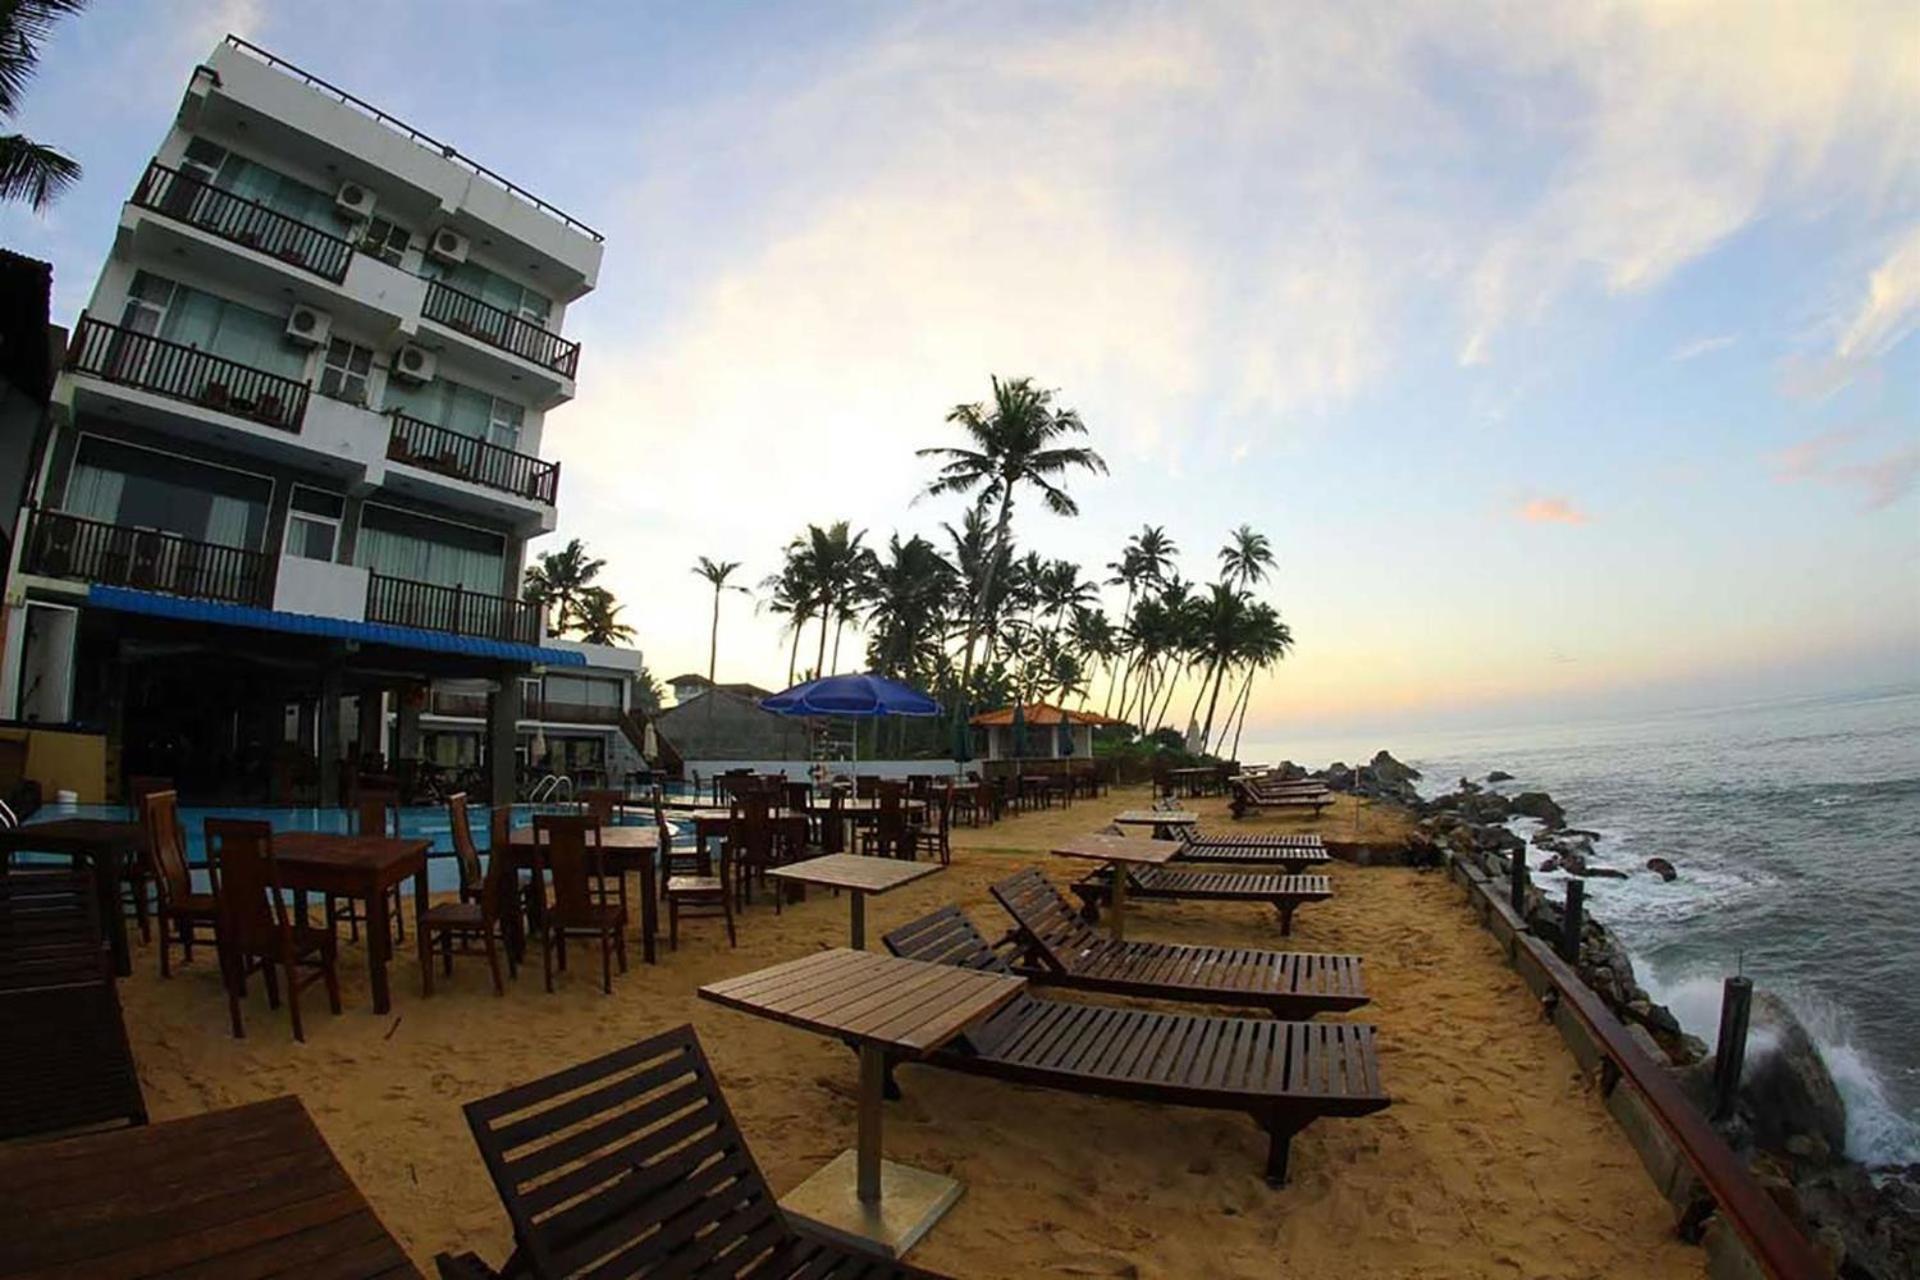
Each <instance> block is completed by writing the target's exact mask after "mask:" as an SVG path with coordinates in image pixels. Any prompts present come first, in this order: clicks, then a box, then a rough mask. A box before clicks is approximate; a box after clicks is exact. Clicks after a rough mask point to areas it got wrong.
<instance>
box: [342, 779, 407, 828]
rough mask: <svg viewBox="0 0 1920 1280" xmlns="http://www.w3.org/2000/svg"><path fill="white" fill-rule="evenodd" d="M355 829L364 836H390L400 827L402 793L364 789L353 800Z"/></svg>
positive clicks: (381, 788) (371, 788)
mask: <svg viewBox="0 0 1920 1280" xmlns="http://www.w3.org/2000/svg"><path fill="white" fill-rule="evenodd" d="M353 812H354V827H353V829H354V830H355V831H357V832H359V833H360V834H361V835H363V836H390V835H393V834H394V833H395V832H396V831H397V830H398V829H399V826H400V793H399V792H398V791H390V790H387V789H386V788H384V787H380V788H376V787H362V788H361V789H360V790H359V791H358V792H356V793H355V794H354V799H353Z"/></svg>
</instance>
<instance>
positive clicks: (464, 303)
mask: <svg viewBox="0 0 1920 1280" xmlns="http://www.w3.org/2000/svg"><path fill="white" fill-rule="evenodd" d="M420 314H421V315H423V316H425V317H426V318H427V319H429V320H432V321H434V322H436V323H438V324H443V325H445V326H447V328H449V329H452V330H453V331H454V332H456V333H464V334H466V335H467V336H468V337H470V338H473V339H474V340H475V341H476V342H483V343H485V344H486V345H487V346H490V347H493V348H496V349H497V350H500V351H505V352H507V353H508V354H510V355H516V356H519V357H520V358H521V359H522V360H526V361H528V362H530V363H532V364H536V365H539V366H540V367H541V368H543V369H549V370H552V371H553V372H554V373H557V374H559V375H560V376H561V377H563V378H572V377H573V376H574V371H575V369H577V368H578V367H579V364H580V344H579V343H577V342H568V341H567V340H566V339H565V338H563V337H561V336H560V335H559V334H557V333H549V332H547V331H546V330H545V329H542V328H541V327H540V326H539V325H537V324H535V323H533V321H531V320H528V319H527V318H525V317H524V316H518V315H515V314H514V313H513V312H511V311H505V310H502V309H501V308H499V307H496V306H494V305H493V304H492V303H490V302H482V301H481V300H480V299H478V298H476V297H474V296H473V295H472V294H470V293H462V292H461V291H460V290H458V289H455V288H453V287H452V286H451V285H447V284H442V283H441V282H440V281H438V280H429V281H428V282H427V297H426V301H425V303H424V304H422V306H421V308H420Z"/></svg>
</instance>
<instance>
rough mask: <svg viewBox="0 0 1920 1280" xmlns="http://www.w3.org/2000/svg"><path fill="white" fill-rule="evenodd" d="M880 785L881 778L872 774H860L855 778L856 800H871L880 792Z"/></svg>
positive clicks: (854, 794)
mask: <svg viewBox="0 0 1920 1280" xmlns="http://www.w3.org/2000/svg"><path fill="white" fill-rule="evenodd" d="M879 786H880V779H878V778H876V777H874V776H873V775H872V774H866V773H863V774H860V775H859V776H858V777H856V778H854V780H853V798H854V799H856V800H871V799H873V798H874V796H876V795H878V794H879V791H878V788H879Z"/></svg>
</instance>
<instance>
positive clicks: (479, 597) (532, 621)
mask: <svg viewBox="0 0 1920 1280" xmlns="http://www.w3.org/2000/svg"><path fill="white" fill-rule="evenodd" d="M367 621H368V622H386V623H391V624H393V625H394V626H397V627H419V628H420V629H421V630H423V631H446V632H451V633H452V634H454V635H461V636H482V637H485V638H487V639H489V640H506V641H510V642H512V643H514V644H539V643H540V610H539V609H537V608H535V607H534V606H533V605H530V604H527V603H525V602H524V601H520V600H513V599H509V598H508V597H506V596H495V595H487V594H485V593H483V592H479V591H468V590H466V589H465V588H463V587H442V586H438V585H436V584H435V583H431V582H415V581H414V580H413V579H411V578H390V577H388V576H386V575H385V574H381V573H370V574H368V575H367Z"/></svg>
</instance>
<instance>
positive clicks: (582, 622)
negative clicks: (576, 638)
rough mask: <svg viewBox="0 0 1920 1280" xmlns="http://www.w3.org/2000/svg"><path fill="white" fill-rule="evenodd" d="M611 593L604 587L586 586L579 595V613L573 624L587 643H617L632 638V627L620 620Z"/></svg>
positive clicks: (616, 604) (618, 610) (619, 606)
mask: <svg viewBox="0 0 1920 1280" xmlns="http://www.w3.org/2000/svg"><path fill="white" fill-rule="evenodd" d="M622 607H623V606H622V605H620V604H618V603H617V602H616V601H615V600H614V598H613V593H612V592H611V591H609V590H607V589H606V588H605V587H588V588H587V589H586V591H585V592H584V593H582V595H581V597H580V613H579V616H577V617H576V618H575V619H574V620H573V621H574V626H575V627H576V628H578V629H579V631H580V638H581V639H582V640H584V641H586V642H587V643H588V644H619V643H620V642H621V641H623V640H631V639H633V628H632V627H630V626H628V625H627V624H626V623H624V622H622V621H620V610H621V608H622Z"/></svg>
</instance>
